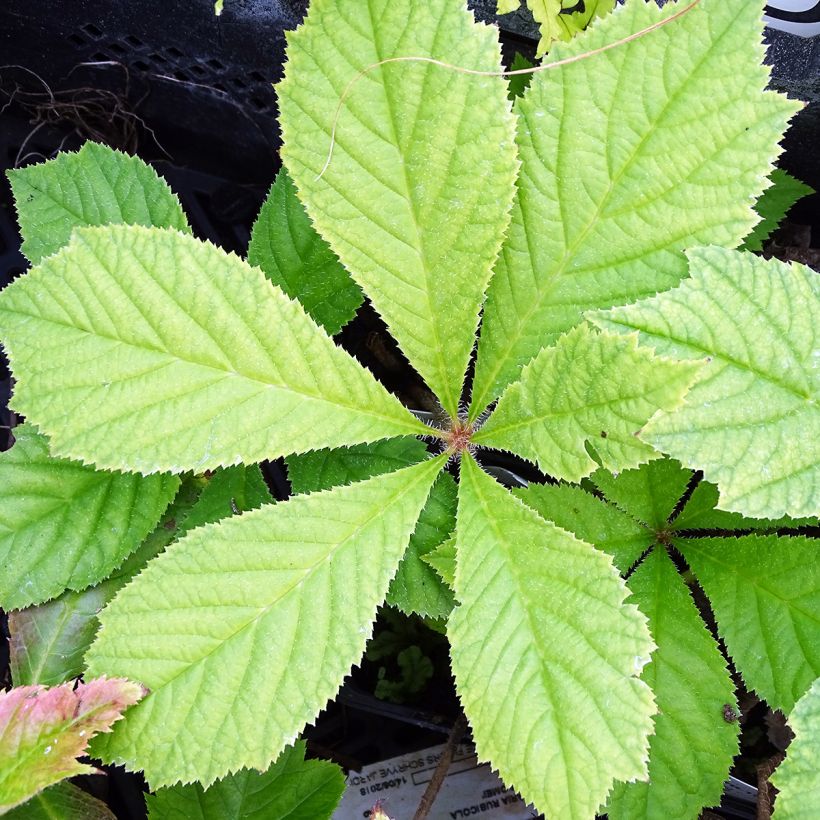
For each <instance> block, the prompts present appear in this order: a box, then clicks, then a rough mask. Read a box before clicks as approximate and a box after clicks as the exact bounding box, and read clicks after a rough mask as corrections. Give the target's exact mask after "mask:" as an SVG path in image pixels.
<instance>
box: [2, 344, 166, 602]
mask: <svg viewBox="0 0 820 820" xmlns="http://www.w3.org/2000/svg"><path fill="white" fill-rule="evenodd" d="M67 355H70V351H67ZM52 403H53V401H52ZM61 404H62V403H61V402H60V403H55V406H59V405H61ZM61 412H62V411H61ZM14 432H15V436H16V443H15V445H14V447H12V448H11V450H9V451H7V452H6V453H3V454H2V455H0V486H2V488H3V492H2V499H1V500H0V565H2V567H3V572H2V574H0V606H2V607H3V608H4V609H19V608H20V607H24V606H29V605H31V604H36V603H41V602H42V601H46V600H48V599H49V598H54V597H56V596H57V595H59V594H60V593H61V592H62V591H63V590H65V589H67V588H68V589H73V590H82V589H84V588H85V587H88V586H90V585H91V584H94V583H97V582H98V581H100V580H102V579H103V578H105V577H106V576H107V575H109V574H110V573H111V572H112V570H114V569H115V568H116V567H117V566H118V565H119V564H121V563H122V562H123V560H124V559H125V558H126V556H127V555H129V554H130V553H131V552H133V551H134V550H135V549H136V548H137V546H139V543H140V541H142V539H143V538H144V537H145V536H146V535H147V534H148V533H149V532H150V531H151V529H152V528H153V527H154V526H155V525H156V523H157V521H159V518H160V516H161V515H162V513H163V512H164V510H165V508H166V507H167V506H168V504H169V503H170V502H171V500H172V499H173V497H174V494H175V493H176V491H177V488H178V487H179V479H178V478H177V477H176V476H169V475H156V476H148V477H143V476H137V475H127V474H124V473H116V472H114V473H112V472H97V471H95V470H93V469H91V468H90V467H86V466H84V465H83V464H79V463H77V462H72V461H66V460H64V459H56V458H52V457H51V456H50V455H49V453H48V441H47V440H46V438H45V437H44V436H41V435H40V434H39V433H37V431H36V430H35V429H34V428H33V427H32V426H31V425H28V424H25V425H22V426H20V427H17V428H16V429H15V431H14Z"/></svg>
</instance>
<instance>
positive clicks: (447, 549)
mask: <svg viewBox="0 0 820 820" xmlns="http://www.w3.org/2000/svg"><path fill="white" fill-rule="evenodd" d="M421 560H422V561H424V563H425V564H429V565H430V566H431V567H433V569H435V571H436V572H437V573H438V574H439V575H440V576H441V579H442V580H443V581H444V583H445V584H447V586H448V587H450V589H452V588H453V587H454V586H455V583H456V537H455V535H452V536H450V537H449V538H448V539H447V540H446V541H444V542H443V543H441V544H439V545H438V546H437V547H436V548H435V549H433V550H430V552H427V553H425V554H424V555H422V556H421Z"/></svg>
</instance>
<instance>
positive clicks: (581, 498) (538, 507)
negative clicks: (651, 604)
mask: <svg viewBox="0 0 820 820" xmlns="http://www.w3.org/2000/svg"><path fill="white" fill-rule="evenodd" d="M653 463H655V462H650V464H653ZM513 492H514V495H516V496H518V497H519V498H520V499H521V500H522V501H523V502H524V503H525V504H527V506H529V507H532V508H533V509H534V510H535V511H536V512H537V513H538V514H539V515H540V516H541V517H542V518H544V519H546V520H547V521H551V522H552V523H553V524H556V525H557V526H559V527H561V529H564V530H567V531H568V532H571V533H572V534H573V535H575V536H576V537H577V538H579V539H580V540H582V541H586V542H587V543H588V544H592V545H593V546H595V547H596V548H597V549H599V550H603V551H604V552H607V553H609V554H610V555H611V556H612V560H613V562H614V564H615V566H616V567H617V568H618V569H619V570H620V571H621V572H622V573H625V572H626V571H627V570H628V569H629V568H630V567H631V566H632V565H633V564H634V563H635V562H636V561H637V560H638V559H639V558H640V557H641V555H642V554H643V553H644V552H645V551H646V550H647V549H649V547H651V546H652V544H653V542H654V540H655V535H654V533H653V532H651V531H650V530H649V529H648V528H647V527H645V526H643V525H642V524H641V523H640V522H638V521H636V520H635V519H634V518H633V517H632V516H631V515H628V514H627V513H625V512H624V511H623V510H622V509H619V508H618V507H616V506H614V505H612V504H608V503H607V502H606V501H605V500H603V499H601V498H598V497H597V496H594V495H593V494H592V493H590V492H587V491H586V490H585V489H582V488H581V487H574V486H572V485H571V484H565V483H563V482H562V483H561V484H530V485H529V487H527V488H526V489H519V490H514V491H513Z"/></svg>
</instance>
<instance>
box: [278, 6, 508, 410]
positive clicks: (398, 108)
mask: <svg viewBox="0 0 820 820" xmlns="http://www.w3.org/2000/svg"><path fill="white" fill-rule="evenodd" d="M287 56H288V62H287V65H286V68H285V78H284V80H283V81H282V82H281V83H279V85H278V86H277V94H278V99H279V109H280V123H281V126H282V134H283V143H284V145H283V148H282V157H283V159H284V161H285V164H286V165H287V167H288V170H289V172H290V173H291V175H292V177H293V179H294V181H295V182H296V186H297V188H298V190H299V193H300V196H301V198H302V200H303V202H304V203H305V205H306V207H307V211H308V213H309V214H310V216H311V217H312V219H313V221H314V223H315V224H316V226H317V228H318V230H319V232H320V233H321V234H322V236H323V237H324V238H325V239H326V240H327V241H328V242H329V243H330V246H331V248H333V250H334V251H335V252H336V254H337V255H338V256H339V258H340V259H341V261H342V263H343V264H344V265H345V267H346V268H347V269H348V270H349V271H350V273H351V275H352V276H353V277H354V278H355V279H356V281H357V282H358V283H359V285H361V287H362V289H363V290H364V291H365V293H366V294H367V296H368V297H369V298H370V299H371V301H372V303H373V305H374V306H375V308H376V310H377V311H379V313H380V314H381V315H382V316H383V317H384V318H385V320H386V321H387V324H388V326H389V328H390V331H391V333H392V334H393V336H394V337H395V339H396V341H397V342H398V343H399V345H400V347H401V349H402V350H403V351H404V353H405V354H406V356H407V358H408V359H409V360H410V363H411V364H412V365H413V366H414V367H415V368H416V369H417V370H418V372H419V373H420V374H421V375H422V376H423V377H424V379H425V381H426V382H427V384H428V385H429V386H430V388H431V389H432V390H433V391H434V392H435V393H436V395H437V396H438V397H439V399H440V400H441V402H442V404H443V406H444V409H445V410H447V411H448V412H449V413H450V415H452V416H455V414H456V411H457V409H458V403H459V399H460V396H461V387H462V383H463V381H464V374H465V371H466V369H467V363H468V360H469V357H470V353H471V351H472V348H473V344H474V341H475V331H476V327H477V325H478V313H479V309H480V306H481V303H482V301H483V297H484V290H485V288H486V287H487V282H488V281H489V278H490V274H491V269H492V265H493V263H494V261H495V258H496V256H497V254H498V250H499V247H500V245H501V241H502V238H503V235H504V230H505V228H506V226H507V224H508V221H509V207H510V202H511V200H512V196H513V191H514V180H515V174H516V170H517V167H518V163H517V158H516V151H515V140H514V138H515V120H514V118H513V116H512V112H511V110H510V103H509V101H508V100H507V87H506V83H505V81H504V79H503V78H502V77H477V76H470V75H467V74H464V73H459V72H458V71H454V70H452V69H447V68H444V67H442V66H437V65H431V64H429V63H421V62H394V63H389V64H386V65H382V66H380V67H379V68H374V69H372V70H370V71H368V72H367V73H366V74H365V75H364V76H361V77H359V79H358V80H356V81H355V82H354V84H353V85H350V84H351V82H353V81H354V78H356V77H357V75H358V74H359V72H361V71H362V70H364V69H366V68H367V67H368V66H371V65H373V64H374V63H376V62H379V61H381V60H384V59H389V58H394V57H428V58H434V59H439V60H442V61H445V62H447V63H450V64H456V65H459V66H464V67H467V68H470V69H476V70H485V71H500V70H501V64H500V51H499V46H498V41H497V32H496V30H495V29H494V28H492V27H489V26H484V25H479V24H477V23H476V22H475V20H474V19H473V16H472V14H471V13H470V12H469V11H468V10H467V8H466V4H465V3H464V2H463V0H412V2H401V3H396V2H394V0H370V2H362V0H313V2H312V3H311V4H310V10H309V12H308V15H307V17H306V18H305V22H304V23H303V24H302V26H300V27H299V28H298V29H297V30H296V31H295V32H292V33H289V35H288V49H287ZM346 89H348V93H347V95H346V97H345V99H344V101H343V102H342V104H341V107H340V100H341V99H342V96H343V95H344V94H345V91H346ZM337 110H338V111H339V116H338V122H337V127H336V130H335V144H334V145H333V154H332V159H331V161H330V163H329V165H327V167H326V168H325V170H324V173H323V174H322V175H321V177H320V178H317V177H319V175H320V172H321V171H322V169H323V166H324V165H325V162H326V159H327V157H328V151H329V149H330V147H331V131H332V129H333V124H334V118H335V116H336V112H337Z"/></svg>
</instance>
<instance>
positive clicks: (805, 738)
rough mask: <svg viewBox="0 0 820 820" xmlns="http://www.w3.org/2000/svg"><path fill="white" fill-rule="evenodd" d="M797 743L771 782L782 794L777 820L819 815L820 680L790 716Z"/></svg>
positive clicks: (810, 818) (809, 818) (801, 819)
mask: <svg viewBox="0 0 820 820" xmlns="http://www.w3.org/2000/svg"><path fill="white" fill-rule="evenodd" d="M789 726H790V727H791V729H792V730H793V731H794V735H795V736H794V740H793V741H792V742H791V744H790V746H789V748H788V749H787V750H786V759H785V760H784V761H783V762H782V763H781V764H780V766H779V767H778V768H777V771H776V772H775V773H774V775H773V777H772V779H771V782H772V783H773V784H774V786H775V788H777V789H778V791H779V794H778V795H777V800H776V802H775V806H774V817H775V820H814V818H816V817H817V816H818V815H820V767H818V765H817V761H818V759H819V758H820V748H819V747H820V740H818V738H820V678H818V679H817V680H816V681H815V682H814V683H813V684H812V686H811V689H809V691H808V692H806V694H805V695H803V697H802V698H800V700H799V701H798V702H797V705H796V706H795V707H794V711H793V712H792V713H791V715H789Z"/></svg>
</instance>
